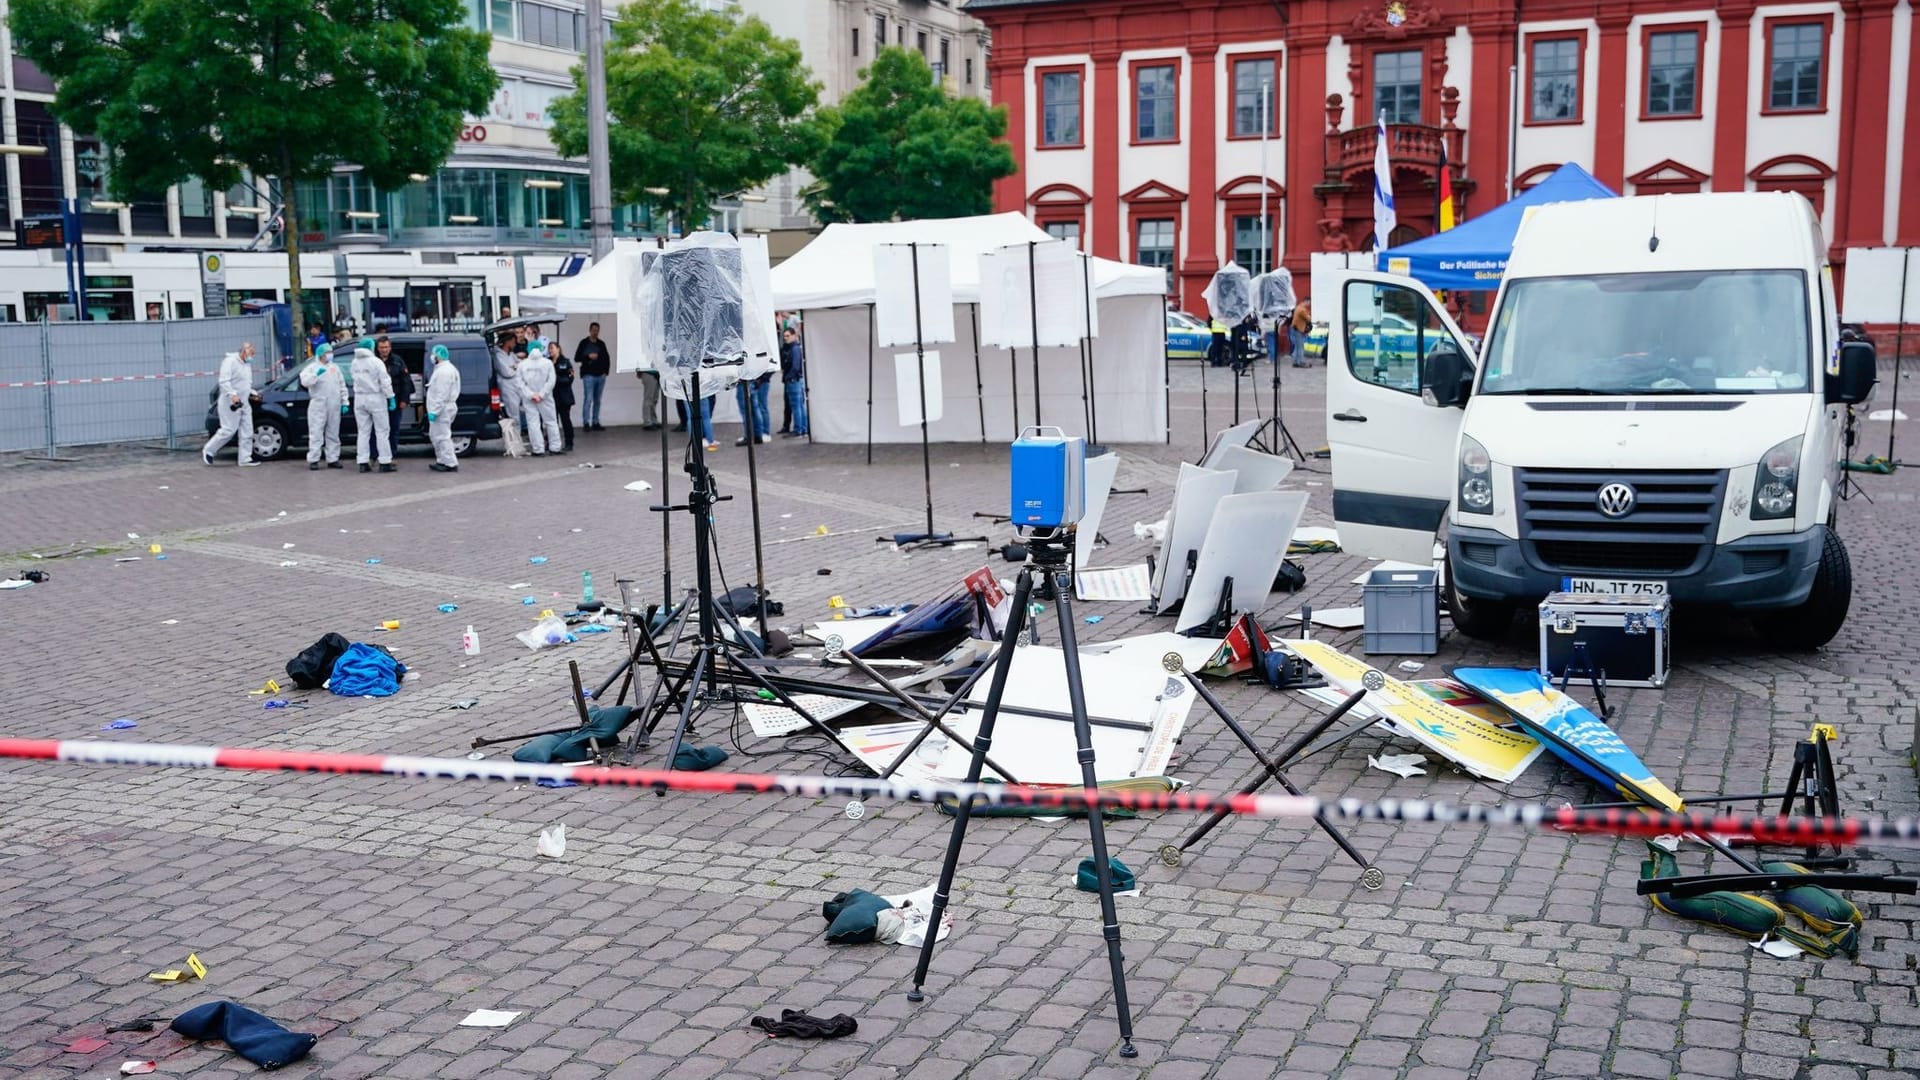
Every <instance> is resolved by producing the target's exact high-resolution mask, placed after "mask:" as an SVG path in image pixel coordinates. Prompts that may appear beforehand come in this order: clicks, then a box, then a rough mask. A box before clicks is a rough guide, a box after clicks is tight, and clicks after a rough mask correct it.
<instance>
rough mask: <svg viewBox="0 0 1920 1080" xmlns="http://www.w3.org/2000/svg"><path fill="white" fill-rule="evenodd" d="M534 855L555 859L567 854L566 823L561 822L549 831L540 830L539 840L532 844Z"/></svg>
mask: <svg viewBox="0 0 1920 1080" xmlns="http://www.w3.org/2000/svg"><path fill="white" fill-rule="evenodd" d="M533 850H534V853H535V854H538V855H545V856H546V857H547V858H549V859H557V858H559V857H560V856H562V855H565V854H566V853H567V823H566V822H564V821H563V822H561V823H560V824H558V825H555V826H554V827H553V828H551V829H541V830H540V838H539V839H538V840H535V841H534V843H533Z"/></svg>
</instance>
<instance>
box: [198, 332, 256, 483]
mask: <svg viewBox="0 0 1920 1080" xmlns="http://www.w3.org/2000/svg"><path fill="white" fill-rule="evenodd" d="M252 393H253V365H252V364H250V363H248V362H247V359H246V358H245V357H243V356H241V355H240V354H239V353H228V354H227V355H226V358H225V359H223V360H221V361H220V396H219V398H218V404H219V406H220V407H219V410H218V411H219V415H220V430H219V431H217V432H215V433H214V435H213V438H211V439H208V440H207V445H206V448H205V449H204V450H201V451H200V456H201V457H202V458H203V459H211V458H212V457H213V455H215V454H217V453H219V452H220V450H221V448H222V447H224V446H226V445H227V443H228V441H229V440H231V439H232V438H233V437H234V435H235V434H236V433H238V434H239V436H240V464H242V465H245V464H246V463H247V462H249V461H252V460H253V405H252V404H251V403H250V402H248V400H247V397H248V395H250V394H252ZM208 464H212V462H211V461H208Z"/></svg>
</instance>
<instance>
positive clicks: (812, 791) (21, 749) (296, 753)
mask: <svg viewBox="0 0 1920 1080" xmlns="http://www.w3.org/2000/svg"><path fill="white" fill-rule="evenodd" d="M0 758H17V759H25V760H34V761H65V762H75V763H81V764H89V765H161V766H172V767H176V768H195V769H243V770H254V771H265V772H322V773H357V774H368V775H383V776H411V777H421V778H425V779H435V780H507V781H517V782H529V781H538V780H571V781H573V782H575V783H579V784H592V785H601V786H611V787H639V788H650V789H653V790H658V791H689V792H702V793H705V794H709V795H717V794H745V795H752V794H762V793H775V794H781V795H801V796H806V797H809V798H849V799H863V800H864V799H914V800H919V801H922V802H932V801H935V800H937V799H952V800H968V801H971V802H972V803H973V805H975V806H976V807H978V806H1026V807H1043V808H1048V809H1058V810H1086V809H1089V808H1091V807H1095V806H1098V807H1101V808H1103V809H1126V810H1188V811H1197V812H1200V813H1214V812H1218V811H1223V810H1224V811H1226V812H1228V813H1232V814H1239V815H1242V816H1245V817H1255V818H1311V817H1313V816H1315V815H1316V814H1325V815H1327V816H1328V817H1332V818H1341V819H1345V820H1349V821H1402V822H1408V821H1412V822H1436V823H1440V824H1471V825H1499V826H1510V827H1514V828H1523V829H1529V830H1538V829H1557V830H1561V831H1565V832H1579V833H1600V834H1607V835H1614V836H1664V835H1668V834H1672V833H1707V834H1712V835H1717V836H1742V837H1751V838H1753V839H1754V840H1755V841H1757V842H1759V843H1764V844H1813V843H1828V844H1854V843H1887V844H1902V845H1910V844H1920V820H1916V819H1913V818H1855V817H1839V818H1817V817H1780V816H1771V815H1755V814H1732V813H1724V812H1716V813H1678V814H1676V813H1671V812H1668V811H1664V810H1651V809H1646V808H1635V809H1612V808H1608V809H1582V808H1579V807H1573V806H1562V807H1549V806H1542V805H1540V804H1539V803H1519V804H1515V805H1508V806H1470V805H1460V806H1456V805H1454V804H1451V803H1444V802H1425V801H1421V800H1413V799H1382V800H1379V801H1378V802H1366V801H1363V800H1360V799H1331V800H1322V799H1316V798H1312V797H1310V796H1308V797H1296V796H1292V795H1240V794H1230V795H1218V794H1209V793H1206V792H1198V791H1109V790H1104V789H1094V790H1088V789H1084V788H1073V787H1066V788H1035V787H1025V786H1021V785H1015V784H963V783H932V784H927V783H916V782H914V781H911V780H878V779H861V778H858V777H836V776H782V775H773V774H764V773H712V772H678V771H672V772H669V771H666V770H663V769H633V768H595V767H578V766H567V765H539V764H531V763H527V762H519V761H510V760H502V761H468V760H464V759H460V758H430V757H403V756H398V755H376V754H335V753H327V752H323V751H317V750H250V749H242V748H233V747H219V746H181V745H176V744H171V743H127V742H95V741H79V740H62V739H0Z"/></svg>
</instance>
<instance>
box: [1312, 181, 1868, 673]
mask: <svg viewBox="0 0 1920 1080" xmlns="http://www.w3.org/2000/svg"><path fill="white" fill-rule="evenodd" d="M1825 253H1826V244H1825V241H1824V239H1823V238H1822V236H1821V233H1820V222H1819V219H1818V218H1817V217H1816V216H1815V215H1814V212H1813V207H1812V206H1811V205H1810V204H1809V203H1808V202H1807V201H1806V200H1805V199H1804V198H1803V197H1801V196H1800V195H1797V194H1790V193H1784V192H1773V193H1758V192H1753V193H1738V192H1735V193H1716V194H1703V195H1664V196H1655V197H1641V198H1623V199H1599V200H1592V201H1587V202H1575V203H1558V204H1552V205H1546V206H1541V207H1538V208H1535V209H1534V210H1532V211H1530V212H1529V214H1528V216H1527V217H1526V218H1525V219H1524V220H1523V222H1522V223H1521V226H1520V229H1519V233H1518V235H1517V236H1516V237H1515V240H1514V246H1513V253H1512V255H1511V257H1510V258H1509V260H1508V262H1507V267H1506V272H1505V275H1504V278H1503V280H1502V281H1501V285H1500V291H1499V294H1498V295H1497V296H1496V297H1495V300H1494V307H1493V311H1492V314H1491V318H1490V321H1489V324H1488V330H1487V334H1486V337H1485V341H1484V344H1483V347H1482V348H1481V349H1480V351H1479V355H1478V356H1477V357H1476V356H1475V355H1474V353H1473V351H1471V350H1470V348H1469V346H1468V344H1467V342H1468V338H1467V336H1466V335H1465V334H1463V333H1461V332H1460V328H1459V327H1458V326H1456V325H1455V324H1454V322H1453V321H1452V319H1451V318H1449V317H1448V316H1447V314H1446V312H1445V310H1444V309H1443V308H1442V307H1441V305H1440V304H1438V303H1437V302H1435V300H1434V297H1433V294H1432V293H1431V292H1429V291H1428V290H1427V289H1426V288H1425V287H1424V286H1422V285H1421V284H1420V283H1419V282H1417V281H1414V280H1412V279H1410V278H1406V277H1402V276H1398V275H1390V274H1380V273H1369V272H1354V271H1347V272H1343V273H1342V274H1341V280H1340V282H1339V285H1338V289H1339V298H1340V304H1339V310H1338V311H1336V312H1331V313H1329V314H1330V315H1331V316H1332V319H1331V320H1330V321H1331V323H1332V330H1333V332H1332V333H1331V335H1330V337H1329V341H1328V362H1327V368H1328V374H1327V421H1328V422H1327V429H1328V432H1329V434H1328V443H1329V445H1330V446H1331V448H1332V451H1333V482H1334V489H1335V490H1334V504H1333V505H1334V517H1335V518H1336V520H1337V523H1338V526H1339V531H1340V542H1341V546H1342V548H1344V549H1345V550H1347V551H1350V552H1355V553H1359V554H1364V555H1371V556H1376V557H1381V558H1390V559H1397V560H1402V561H1406V562H1414V563H1419V564H1421V565H1425V564H1426V563H1427V562H1428V561H1429V560H1430V559H1431V558H1432V555H1433V546H1434V536H1435V533H1436V531H1437V530H1438V529H1439V527H1440V525H1441V524H1442V522H1443V521H1444V523H1445V526H1446V544H1445V552H1446V553H1445V558H1446V574H1445V577H1446V582H1447V593H1448V596H1447V599H1448V604H1449V608H1450V610H1451V613H1452V618H1453V622H1454V625H1455V626H1457V627H1459V628H1460V629H1461V630H1462V631H1463V632H1465V633H1467V634H1469V635H1471V636H1474V637H1481V638H1489V637H1499V636H1502V635H1504V634H1505V633H1506V632H1507V630H1508V629H1509V628H1510V626H1511V624H1512V621H1513V616H1514V613H1515V612H1516V611H1518V610H1519V609H1520V608H1522V607H1523V606H1530V605H1533V604H1535V603H1537V602H1538V601H1539V600H1540V598H1541V597H1543V596H1545V595H1546V594H1547V593H1549V592H1558V591H1562V590H1563V589H1566V590H1571V591H1575V592H1596V593H1665V594H1668V595H1670V596H1671V597H1672V598H1673V599H1674V600H1675V601H1676V602H1680V603H1686V602H1688V601H1692V602H1696V603H1701V604H1714V605H1720V606H1725V607H1731V608H1733V609H1736V610H1739V611H1742V612H1746V613H1749V614H1750V615H1751V616H1752V617H1753V619H1754V621H1755V623H1756V625H1757V626H1758V628H1759V629H1760V630H1761V632H1762V633H1763V634H1764V635H1766V636H1767V637H1768V638H1769V639H1770V640H1771V641H1772V642H1774V643H1776V644H1778V645H1780V646H1784V647H1790V648H1802V649H1805V648H1814V647H1817V646H1819V645H1822V644H1825V643H1826V642H1827V641H1828V640H1830V639H1831V638H1832V637H1833V636H1834V634H1835V633H1837V632H1838V631H1839V629H1840V626H1841V624H1842V622H1844V621H1845V619H1846V615H1847V606H1848V602H1849V599H1850V597H1851V594H1852V571H1851V568H1850V566H1849V563H1848V560H1847V549H1846V546H1845V545H1844V544H1843V543H1842V542H1841V539H1840V536H1839V534H1838V533H1837V532H1836V523H1837V521H1836V519H1837V514H1836V505H1837V501H1838V498H1839V492H1840V476H1841V473H1840V469H1841V462H1842V460H1843V458H1844V455H1845V449H1844V447H1843V445H1842V434H1843V429H1844V426H1845V420H1846V413H1847V410H1848V408H1849V406H1851V405H1854V404H1857V403H1859V402H1861V401H1863V400H1865V398H1866V396H1867V394H1868V393H1869V392H1870V391H1871V390H1872V387H1873V381H1874V377H1875V370H1874V354H1873V348H1872V346H1870V345H1867V344H1865V343H1859V342H1848V343H1842V342H1841V341H1840V337H1839V319H1838V314H1837V309H1836V307H1835V304H1834V293H1833V279H1832V275H1831V271H1830V268H1829V267H1828V266H1827V264H1826V254H1825ZM1408 325H1411V326H1412V327H1414V328H1415V329H1414V331H1413V332H1412V333H1408V332H1407V330H1406V327H1407V326H1408Z"/></svg>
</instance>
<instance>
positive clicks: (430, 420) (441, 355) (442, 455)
mask: <svg viewBox="0 0 1920 1080" xmlns="http://www.w3.org/2000/svg"><path fill="white" fill-rule="evenodd" d="M431 363H432V364H433V370H432V371H430V372H429V373H428V376H427V438H429V439H431V440H433V464H432V465H430V466H428V468H431V469H432V470H433V471H434V472H458V471H459V469H460V459H459V458H457V457H454V456H453V417H454V414H456V413H458V412H459V411H460V369H459V368H456V367H454V366H453V360H452V358H450V357H449V356H448V355H447V347H446V346H445V345H435V346H434V347H433V358H432V360H431Z"/></svg>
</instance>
